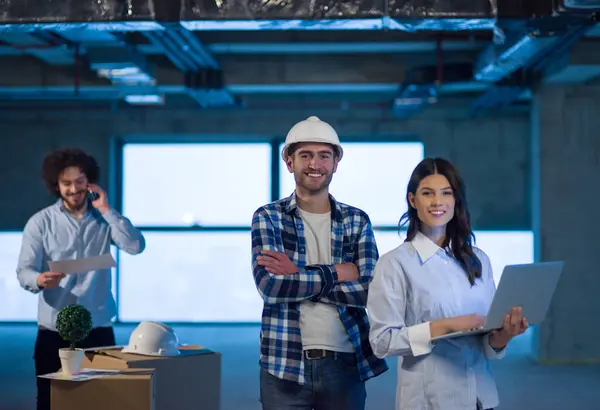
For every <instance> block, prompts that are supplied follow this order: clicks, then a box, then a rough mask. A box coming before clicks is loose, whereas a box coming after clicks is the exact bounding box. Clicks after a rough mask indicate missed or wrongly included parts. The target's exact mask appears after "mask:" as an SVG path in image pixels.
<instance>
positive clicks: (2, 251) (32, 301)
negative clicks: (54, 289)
mask: <svg viewBox="0 0 600 410" xmlns="http://www.w3.org/2000/svg"><path fill="white" fill-rule="evenodd" d="M22 237H23V234H22V232H2V233H0V300H2V309H0V320H2V321H7V322H11V321H14V322H20V321H37V307H38V303H37V295H35V294H33V293H31V292H28V291H26V290H25V289H23V288H22V287H21V285H20V284H19V281H18V279H17V271H16V268H17V263H18V260H19V252H20V250H21V238H22Z"/></svg>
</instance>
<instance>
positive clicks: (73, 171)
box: [58, 167, 88, 211]
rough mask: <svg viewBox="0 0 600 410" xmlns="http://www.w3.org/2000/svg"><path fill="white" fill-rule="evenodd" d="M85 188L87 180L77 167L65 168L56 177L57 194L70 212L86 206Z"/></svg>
mask: <svg viewBox="0 0 600 410" xmlns="http://www.w3.org/2000/svg"><path fill="white" fill-rule="evenodd" d="M87 186H88V178H87V176H86V175H85V174H84V173H83V172H82V171H81V169H80V168H79V167H67V168H65V169H64V170H63V171H62V172H61V173H60V174H59V176H58V192H59V193H60V197H61V198H62V199H63V201H64V203H65V206H66V207H67V208H69V209H70V210H71V211H78V210H80V209H82V208H83V207H84V206H85V205H86V195H87Z"/></svg>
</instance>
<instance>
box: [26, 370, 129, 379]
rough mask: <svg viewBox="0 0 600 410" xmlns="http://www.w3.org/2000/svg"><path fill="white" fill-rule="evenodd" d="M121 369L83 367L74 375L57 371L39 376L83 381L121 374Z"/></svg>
mask: <svg viewBox="0 0 600 410" xmlns="http://www.w3.org/2000/svg"><path fill="white" fill-rule="evenodd" d="M119 372H120V371H119V370H107V369H81V371H80V372H79V373H77V374H74V375H73V376H67V375H66V374H64V373H63V372H61V371H59V372H56V373H49V374H44V375H41V376H38V377H41V378H43V379H54V380H70V381H73V382H83V381H86V380H92V379H99V378H100V377H106V376H113V375H115V374H119Z"/></svg>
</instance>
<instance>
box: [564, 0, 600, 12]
mask: <svg viewBox="0 0 600 410" xmlns="http://www.w3.org/2000/svg"><path fill="white" fill-rule="evenodd" d="M562 8H563V9H565V10H568V11H584V12H587V11H600V0H564V2H562Z"/></svg>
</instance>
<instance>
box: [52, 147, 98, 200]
mask: <svg viewBox="0 0 600 410" xmlns="http://www.w3.org/2000/svg"><path fill="white" fill-rule="evenodd" d="M69 167H78V168H79V169H81V172H83V173H84V174H85V176H86V177H87V179H88V181H89V182H90V183H92V184H96V183H97V182H98V179H99V178H100V167H98V163H97V162H96V160H95V159H94V157H92V156H91V155H88V154H86V153H85V152H84V151H82V150H80V149H77V148H66V149H61V150H58V151H54V152H52V153H50V154H48V155H47V156H46V158H44V161H43V163H42V179H43V180H44V183H45V184H46V188H48V190H49V191H50V192H51V193H52V194H54V195H56V196H58V197H60V191H59V190H58V176H59V175H60V173H61V172H63V171H64V170H65V169H66V168H69Z"/></svg>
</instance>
